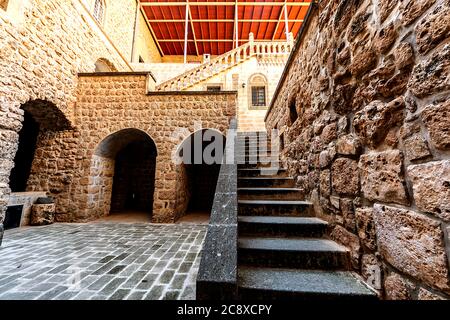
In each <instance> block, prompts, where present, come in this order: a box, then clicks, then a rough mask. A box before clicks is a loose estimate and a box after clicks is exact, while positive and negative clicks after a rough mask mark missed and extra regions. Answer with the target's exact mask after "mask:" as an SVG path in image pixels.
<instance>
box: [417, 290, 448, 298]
mask: <svg viewBox="0 0 450 320" xmlns="http://www.w3.org/2000/svg"><path fill="white" fill-rule="evenodd" d="M418 299H419V300H446V299H444V298H443V297H441V296H439V295H437V294H435V293H433V292H430V291H428V290H427V289H424V288H420V289H419V295H418Z"/></svg>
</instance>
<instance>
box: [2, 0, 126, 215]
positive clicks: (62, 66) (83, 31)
mask: <svg viewBox="0 0 450 320" xmlns="http://www.w3.org/2000/svg"><path fill="white" fill-rule="evenodd" d="M0 39H1V40H0V48H1V63H0V150H1V151H0V221H3V215H4V209H5V207H6V203H7V199H8V194H9V192H10V191H9V187H8V179H9V173H10V170H11V167H12V166H13V162H12V160H13V159H14V155H15V152H16V150H17V142H18V134H17V133H18V132H19V130H20V129H21V126H22V124H21V123H22V121H23V110H21V105H23V104H24V103H26V102H28V101H32V100H36V99H41V100H46V101H48V102H51V103H53V104H54V105H55V106H56V107H57V108H58V110H60V111H61V112H62V113H63V114H64V115H65V116H66V118H67V119H68V120H69V122H71V121H73V110H74V108H73V107H74V104H75V101H76V94H75V93H76V92H75V91H76V85H77V73H78V72H80V71H94V68H95V61H96V60H97V59H99V58H107V59H108V60H109V61H111V62H112V63H113V64H114V65H115V66H116V68H117V69H118V70H122V71H129V70H130V68H129V67H128V65H127V63H126V61H125V60H124V59H123V58H122V56H121V55H120V54H119V53H118V52H117V51H116V49H115V48H114V47H113V45H112V44H111V43H110V42H109V41H107V40H106V39H105V36H104V34H103V33H102V32H101V30H100V29H99V28H98V27H97V26H96V25H95V23H94V22H93V19H92V18H91V17H90V16H89V13H88V12H87V11H86V10H85V9H84V8H83V6H82V5H81V3H79V2H78V1H69V0H63V1H52V0H40V1H20V2H19V1H16V0H14V1H11V2H10V5H8V10H7V11H3V10H0ZM71 134H73V133H70V134H67V133H66V135H71ZM66 138H67V139H68V140H69V142H68V143H70V137H66ZM55 148H56V147H55ZM58 152H61V153H65V152H66V151H65V150H58ZM56 162H57V159H55V162H54V163H56ZM61 165H62V166H64V164H61ZM49 183H50V184H51V183H52V182H49Z"/></svg>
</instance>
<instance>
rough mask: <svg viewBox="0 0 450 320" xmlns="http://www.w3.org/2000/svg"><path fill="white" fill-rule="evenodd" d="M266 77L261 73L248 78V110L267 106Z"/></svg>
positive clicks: (262, 108) (261, 108)
mask: <svg viewBox="0 0 450 320" xmlns="http://www.w3.org/2000/svg"><path fill="white" fill-rule="evenodd" d="M267 102H268V101H267V78H266V76H265V75H263V74H261V73H257V74H254V75H252V76H251V77H250V78H249V79H248V108H249V110H264V109H266V108H267Z"/></svg>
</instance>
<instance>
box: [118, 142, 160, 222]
mask: <svg viewBox="0 0 450 320" xmlns="http://www.w3.org/2000/svg"><path fill="white" fill-rule="evenodd" d="M155 169H156V149H155V148H153V146H152V145H151V144H150V143H146V142H143V141H135V142H131V143H129V144H128V145H126V146H125V147H124V148H123V149H122V150H120V151H119V152H118V153H117V156H116V158H115V169H114V180H113V189H112V198H111V213H118V212H130V211H133V212H136V211H139V212H145V213H150V214H151V213H152V209H153V193H154V190H155Z"/></svg>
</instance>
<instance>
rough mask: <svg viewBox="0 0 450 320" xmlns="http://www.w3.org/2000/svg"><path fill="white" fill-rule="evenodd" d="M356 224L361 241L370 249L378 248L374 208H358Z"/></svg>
mask: <svg viewBox="0 0 450 320" xmlns="http://www.w3.org/2000/svg"><path fill="white" fill-rule="evenodd" d="M356 225H357V228H358V236H359V239H360V240H361V243H362V244H363V245H364V246H365V247H366V248H368V249H369V250H372V251H375V250H376V249H377V242H376V231H375V223H374V221H373V209H372V208H357V209H356Z"/></svg>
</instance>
